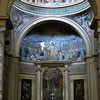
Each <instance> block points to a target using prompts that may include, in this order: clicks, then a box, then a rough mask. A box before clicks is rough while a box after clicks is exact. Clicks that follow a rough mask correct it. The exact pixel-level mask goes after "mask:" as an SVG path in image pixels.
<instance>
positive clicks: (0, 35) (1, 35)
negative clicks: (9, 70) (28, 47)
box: [0, 28, 5, 100]
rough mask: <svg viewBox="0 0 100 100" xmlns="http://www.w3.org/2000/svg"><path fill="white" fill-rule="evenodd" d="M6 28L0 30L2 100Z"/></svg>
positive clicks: (0, 94)
mask: <svg viewBox="0 0 100 100" xmlns="http://www.w3.org/2000/svg"><path fill="white" fill-rule="evenodd" d="M4 31H5V29H4V28H0V100H2V98H3V68H4Z"/></svg>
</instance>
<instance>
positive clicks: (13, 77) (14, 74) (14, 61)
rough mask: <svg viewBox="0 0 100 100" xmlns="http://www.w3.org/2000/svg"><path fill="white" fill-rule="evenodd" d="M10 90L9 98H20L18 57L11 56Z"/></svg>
mask: <svg viewBox="0 0 100 100" xmlns="http://www.w3.org/2000/svg"><path fill="white" fill-rule="evenodd" d="M8 59H9V61H8V62H9V66H8V67H9V69H8V70H9V74H8V75H9V90H8V100H18V67H19V66H18V64H19V58H18V57H12V56H11V57H9V58H8Z"/></svg>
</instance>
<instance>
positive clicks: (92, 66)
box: [87, 57, 99, 100]
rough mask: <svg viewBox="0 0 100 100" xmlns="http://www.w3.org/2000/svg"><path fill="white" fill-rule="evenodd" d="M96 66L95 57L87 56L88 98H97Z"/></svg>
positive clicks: (96, 99) (92, 99)
mask: <svg viewBox="0 0 100 100" xmlns="http://www.w3.org/2000/svg"><path fill="white" fill-rule="evenodd" d="M97 66H98V62H97V57H91V58H87V77H88V100H99V99H98V79H97V78H98V74H97Z"/></svg>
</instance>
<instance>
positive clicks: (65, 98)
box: [64, 65, 69, 100]
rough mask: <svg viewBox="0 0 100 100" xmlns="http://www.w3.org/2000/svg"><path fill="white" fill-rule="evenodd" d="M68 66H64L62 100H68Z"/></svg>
mask: <svg viewBox="0 0 100 100" xmlns="http://www.w3.org/2000/svg"><path fill="white" fill-rule="evenodd" d="M68 67H69V66H68V65H65V69H64V86H65V87H64V100H69V95H68V94H69V93H68V90H69V88H68V70H69V69H68Z"/></svg>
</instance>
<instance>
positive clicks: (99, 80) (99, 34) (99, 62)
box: [97, 27, 100, 99]
mask: <svg viewBox="0 0 100 100" xmlns="http://www.w3.org/2000/svg"><path fill="white" fill-rule="evenodd" d="M97 32H98V33H97V34H98V45H99V46H98V48H99V49H98V54H99V56H98V66H99V67H98V68H99V70H98V73H99V78H98V84H99V88H98V89H99V93H100V27H99V28H98V29H97ZM99 99H100V95H99Z"/></svg>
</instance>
